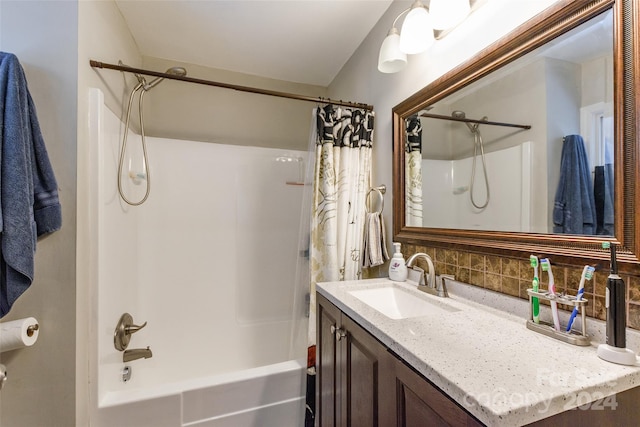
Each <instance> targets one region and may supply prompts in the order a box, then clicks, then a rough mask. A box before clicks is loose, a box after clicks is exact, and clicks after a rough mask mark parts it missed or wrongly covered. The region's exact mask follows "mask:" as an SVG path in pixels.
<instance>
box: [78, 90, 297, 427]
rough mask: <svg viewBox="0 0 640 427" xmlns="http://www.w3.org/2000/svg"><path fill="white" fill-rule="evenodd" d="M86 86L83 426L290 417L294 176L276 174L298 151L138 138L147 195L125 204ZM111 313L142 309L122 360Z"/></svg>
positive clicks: (116, 133) (276, 421) (118, 125)
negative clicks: (88, 317)
mask: <svg viewBox="0 0 640 427" xmlns="http://www.w3.org/2000/svg"><path fill="white" fill-rule="evenodd" d="M90 96H91V99H90V128H91V141H89V144H90V148H89V153H88V156H89V159H88V162H89V165H90V167H91V169H90V170H91V177H90V182H89V183H88V185H89V186H90V189H91V191H90V193H91V196H90V197H91V200H90V211H91V212H92V215H91V217H90V221H89V223H90V224H89V228H90V230H89V232H90V235H91V238H92V239H91V240H92V242H94V243H93V245H94V246H93V248H92V251H95V253H93V252H92V255H91V257H90V259H91V262H90V264H91V267H90V269H91V274H92V278H93V279H94V280H92V289H91V292H92V295H93V297H92V307H91V310H92V312H93V313H94V315H93V316H92V318H93V322H92V325H91V337H92V340H93V342H92V346H91V354H90V359H91V361H92V362H91V365H90V377H91V386H90V387H91V389H90V398H91V399H90V400H91V402H92V410H91V414H90V416H91V425H94V426H99V427H100V426H105V427H106V426H109V427H111V426H114V425H118V426H132V427H133V426H135V427H144V426H153V427H160V426H167V427H184V426H198V427H204V426H216V427H221V426H234V427H237V426H265V427H266V426H279V427H280V426H282V427H287V426H296V427H297V426H301V425H303V424H304V404H305V402H304V394H305V393H304V390H305V373H306V369H305V363H306V332H305V330H306V319H305V318H304V316H303V315H298V314H297V313H302V312H304V309H303V307H301V304H302V303H300V304H299V303H298V301H299V300H302V301H304V295H303V294H302V295H300V291H299V290H296V286H295V285H294V283H295V282H296V265H297V264H299V263H300V262H301V261H300V260H299V259H298V255H299V253H300V251H299V250H298V241H299V237H298V236H299V228H300V218H301V214H300V209H299V207H300V206H301V205H302V197H303V194H302V192H303V189H304V186H301V185H287V183H291V182H297V181H299V180H300V169H299V167H300V162H301V161H302V160H303V159H304V158H306V156H307V153H306V152H297V151H287V152H286V153H283V152H282V150H277V149H265V148H255V147H238V146H231V145H223V144H213V143H203V142H193V141H178V140H169V139H163V138H147V142H148V147H147V148H148V151H149V159H150V161H149V163H150V164H151V171H153V186H152V189H151V196H150V197H149V198H148V200H146V201H145V203H144V204H142V205H140V206H136V207H133V206H129V205H127V204H126V203H124V202H123V201H122V199H121V197H119V195H118V189H117V181H118V180H117V170H118V161H119V146H120V143H121V137H122V127H123V124H122V122H121V121H120V120H119V119H118V118H117V117H116V116H115V115H114V114H113V113H112V112H111V111H110V110H108V109H107V108H106V106H105V105H104V103H103V97H102V93H101V92H100V91H99V90H97V89H94V90H93V91H92V93H91V95H90ZM139 144H140V135H136V134H134V133H133V132H131V131H129V145H128V148H127V150H128V151H129V152H128V153H127V154H126V158H127V159H129V160H128V162H127V163H126V165H125V170H127V171H128V176H125V179H123V180H122V181H123V182H122V187H123V191H124V192H125V193H126V194H128V195H130V197H131V198H132V199H134V200H138V199H140V198H141V197H142V196H144V193H145V187H146V183H145V182H144V181H145V179H146V176H147V175H146V174H147V172H148V170H147V169H146V168H145V167H144V166H143V156H142V153H141V150H140V145H139ZM283 154H284V155H285V157H288V158H293V159H297V160H298V161H297V162H283V161H278V160H279V159H282V156H283ZM125 173H126V172H125ZM123 313H130V314H131V315H132V317H133V319H134V323H136V324H143V323H144V322H147V324H146V326H145V327H144V328H142V329H140V330H139V331H138V332H136V333H135V334H133V335H131V337H130V342H129V344H128V349H146V348H147V347H148V348H149V350H150V352H151V353H152V357H150V358H146V359H145V358H140V359H137V360H132V361H129V362H126V363H124V362H123V352H121V351H118V350H117V349H116V348H115V347H114V329H115V327H116V323H117V322H118V319H119V318H120V317H121V316H122V314H123Z"/></svg>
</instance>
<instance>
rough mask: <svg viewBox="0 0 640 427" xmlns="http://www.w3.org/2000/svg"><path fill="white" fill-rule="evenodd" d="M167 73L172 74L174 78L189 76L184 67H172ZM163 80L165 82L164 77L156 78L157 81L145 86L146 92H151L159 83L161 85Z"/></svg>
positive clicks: (154, 80)
mask: <svg viewBox="0 0 640 427" xmlns="http://www.w3.org/2000/svg"><path fill="white" fill-rule="evenodd" d="M166 73H167V74H171V75H172V76H180V77H184V76H186V75H187V70H186V68H184V67H171V68H169V69H168V70H167V71H166ZM162 80H164V77H156V78H155V79H153V80H151V81H150V82H149V83H147V84H145V85H144V90H149V89H151V88H153V87H155V86H157V85H158V83H160V82H161V81H162Z"/></svg>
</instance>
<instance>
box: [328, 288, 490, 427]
mask: <svg viewBox="0 0 640 427" xmlns="http://www.w3.org/2000/svg"><path fill="white" fill-rule="evenodd" d="M317 338H318V340H317V345H318V347H317V361H316V363H317V368H318V371H317V377H316V378H317V399H316V404H317V408H318V411H317V414H316V417H317V420H318V425H319V426H320V427H325V426H330V427H333V426H336V427H337V426H352V427H366V426H380V427H387V426H403V427H404V426H406V427H412V426H416V427H417V426H479V425H481V424H480V423H479V422H477V421H476V420H475V418H473V417H472V416H471V415H469V414H468V413H467V412H466V411H465V410H464V409H462V408H461V407H460V406H458V405H457V404H456V403H455V402H454V401H453V400H451V399H450V398H449V397H448V396H446V395H445V394H444V393H442V392H441V391H440V390H439V389H438V388H436V387H435V386H433V385H432V384H431V383H429V381H427V380H426V379H425V378H423V377H422V376H421V375H420V374H419V373H418V372H415V371H414V370H413V369H411V368H410V367H409V366H407V365H406V364H405V363H404V362H403V361H402V360H401V359H399V358H398V357H397V356H396V355H395V354H393V353H392V352H391V351H389V350H388V349H387V347H385V346H384V345H383V344H382V343H380V342H379V341H378V340H377V339H375V338H374V337H373V336H372V335H371V334H369V333H368V332H367V331H365V330H364V329H363V328H362V327H360V326H359V325H358V324H357V323H356V322H354V321H353V320H352V319H351V318H349V317H348V316H347V315H345V314H344V313H342V312H341V311H340V310H339V309H338V308H337V307H336V306H335V305H333V304H332V303H330V302H329V301H328V300H327V299H325V298H324V297H323V296H322V295H320V294H318V295H317Z"/></svg>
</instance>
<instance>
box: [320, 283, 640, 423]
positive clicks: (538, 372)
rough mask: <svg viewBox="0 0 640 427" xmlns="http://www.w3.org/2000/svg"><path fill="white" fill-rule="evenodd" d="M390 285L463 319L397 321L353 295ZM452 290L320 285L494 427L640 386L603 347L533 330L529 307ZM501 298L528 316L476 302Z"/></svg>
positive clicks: (637, 375)
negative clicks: (442, 293) (604, 356)
mask: <svg viewBox="0 0 640 427" xmlns="http://www.w3.org/2000/svg"><path fill="white" fill-rule="evenodd" d="M390 285H391V286H395V287H399V288H402V289H405V290H407V291H408V292H410V293H412V294H414V295H416V296H418V297H419V298H422V299H425V300H428V301H430V302H433V303H435V304H441V305H442V304H444V305H446V306H448V307H450V308H453V309H458V311H451V312H443V311H442V310H437V312H438V313H437V314H433V315H427V316H421V317H413V318H406V319H397V320H393V319H391V318H389V317H387V316H385V315H383V314H382V313H380V312H378V311H377V310H375V309H373V308H371V307H370V306H369V305H367V304H365V303H363V302H362V301H360V300H359V299H358V298H356V297H354V296H353V295H351V294H350V293H349V292H350V291H353V290H360V289H372V288H378V287H384V286H390ZM448 287H449V296H450V297H449V298H439V297H436V296H432V295H429V294H426V293H424V292H420V291H417V290H416V288H415V285H414V284H413V283H412V282H403V283H399V282H392V281H390V280H388V279H386V278H382V279H367V280H357V281H344V282H325V283H318V284H317V287H316V290H317V292H318V293H320V294H321V295H323V296H324V297H325V298H327V299H328V300H329V301H331V302H332V303H333V304H335V305H336V306H337V307H338V308H339V309H340V310H342V311H343V312H344V313H345V314H347V315H348V316H349V317H351V318H352V319H353V320H355V321H356V322H357V323H359V324H360V325H361V326H362V327H363V328H364V329H366V330H367V331H369V332H370V333H371V334H372V335H374V336H375V337H376V338H377V339H378V340H379V341H381V342H382V343H383V344H385V345H386V346H387V347H389V348H390V349H391V350H393V351H394V352H395V353H396V354H397V355H399V356H400V357H402V358H403V359H404V360H405V361H406V362H407V363H408V364H410V365H411V366H413V367H414V368H415V369H416V370H417V371H419V372H420V373H421V374H422V375H424V376H425V377H426V378H427V379H429V380H430V381H431V382H432V383H434V384H435V385H436V386H438V387H439V388H440V389H441V390H442V391H444V392H445V393H446V394H447V395H449V396H450V397H451V398H452V399H453V400H455V401H456V402H458V403H459V404H460V405H461V406H463V407H464V408H466V409H467V410H468V411H469V412H470V413H471V414H473V415H474V416H475V417H476V418H478V419H479V420H480V421H481V422H483V423H484V424H487V425H489V426H517V425H525V424H529V423H532V422H534V421H538V420H541V419H543V418H547V417H550V416H552V415H555V414H558V413H560V412H563V411H566V410H570V409H573V408H576V407H578V406H581V405H585V404H589V403H590V402H594V401H596V400H598V399H602V398H605V397H607V396H612V395H614V394H616V393H619V392H622V391H625V390H628V389H630V388H633V387H636V386H638V385H640V365H638V366H622V365H616V364H613V363H609V362H606V361H604V360H601V359H600V358H598V356H597V354H596V350H597V345H598V343H597V342H592V344H591V345H590V346H584V347H580V346H575V345H571V344H566V343H564V342H561V341H559V340H556V339H553V338H550V337H547V336H544V335H542V334H539V333H537V332H534V331H531V330H529V329H527V327H526V325H525V322H526V316H527V315H528V314H526V313H528V311H527V310H528V302H527V301H526V300H520V299H517V298H510V297H506V299H504V298H505V297H503V296H501V295H498V294H496V293H492V292H490V291H484V290H479V289H474V290H472V293H471V294H467V295H465V296H467V297H471V298H473V300H470V299H465V298H464V297H463V295H464V291H465V288H471V287H470V286H468V285H463V284H456V283H455V282H453V283H452V282H450V281H448ZM452 289H453V290H457V289H459V290H460V291H461V292H459V293H458V292H454V291H452ZM487 292H488V294H487ZM500 298H502V301H503V302H502V304H503V305H504V306H505V307H507V306H510V307H511V306H519V307H520V308H518V309H515V310H513V309H510V310H508V311H511V313H509V312H507V311H505V310H503V309H500V308H495V307H490V306H487V305H483V304H479V303H476V302H475V301H478V300H482V299H492V300H497V299H498V300H499V299H500ZM522 307H524V310H522ZM518 311H520V313H519V315H518V314H513V313H517V312H518ZM523 311H524V313H525V314H522V312H523ZM589 322H591V323H594V328H595V329H598V328H601V327H602V325H601V324H598V322H597V321H594V320H593V319H588V321H587V323H588V325H589ZM587 332H588V333H589V335H590V336H593V337H598V336H601V335H600V332H598V331H597V330H596V331H595V332H594V333H593V334H592V333H591V332H590V329H589V328H587ZM627 345H628V346H629V348H631V349H632V350H634V351H635V352H638V350H639V348H635V347H633V346H632V345H638V340H637V339H636V338H632V339H629V338H628V340H627ZM609 405H615V399H614V398H611V399H605V400H604V401H603V402H602V404H601V405H600V406H602V407H601V408H598V407H595V406H593V409H606V408H607V406H609ZM587 406H589V405H587Z"/></svg>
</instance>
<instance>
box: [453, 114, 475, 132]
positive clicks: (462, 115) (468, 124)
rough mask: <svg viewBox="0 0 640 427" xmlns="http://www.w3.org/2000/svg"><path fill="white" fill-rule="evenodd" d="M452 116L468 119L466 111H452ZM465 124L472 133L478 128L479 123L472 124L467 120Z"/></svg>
mask: <svg viewBox="0 0 640 427" xmlns="http://www.w3.org/2000/svg"><path fill="white" fill-rule="evenodd" d="M451 117H453V118H454V119H466V118H467V115H466V114H465V113H464V111H460V110H455V111H452V112H451ZM465 124H466V125H467V127H468V128H469V130H470V131H471V133H475V132H476V131H477V130H478V125H477V124H471V123H469V122H466V123H465Z"/></svg>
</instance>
